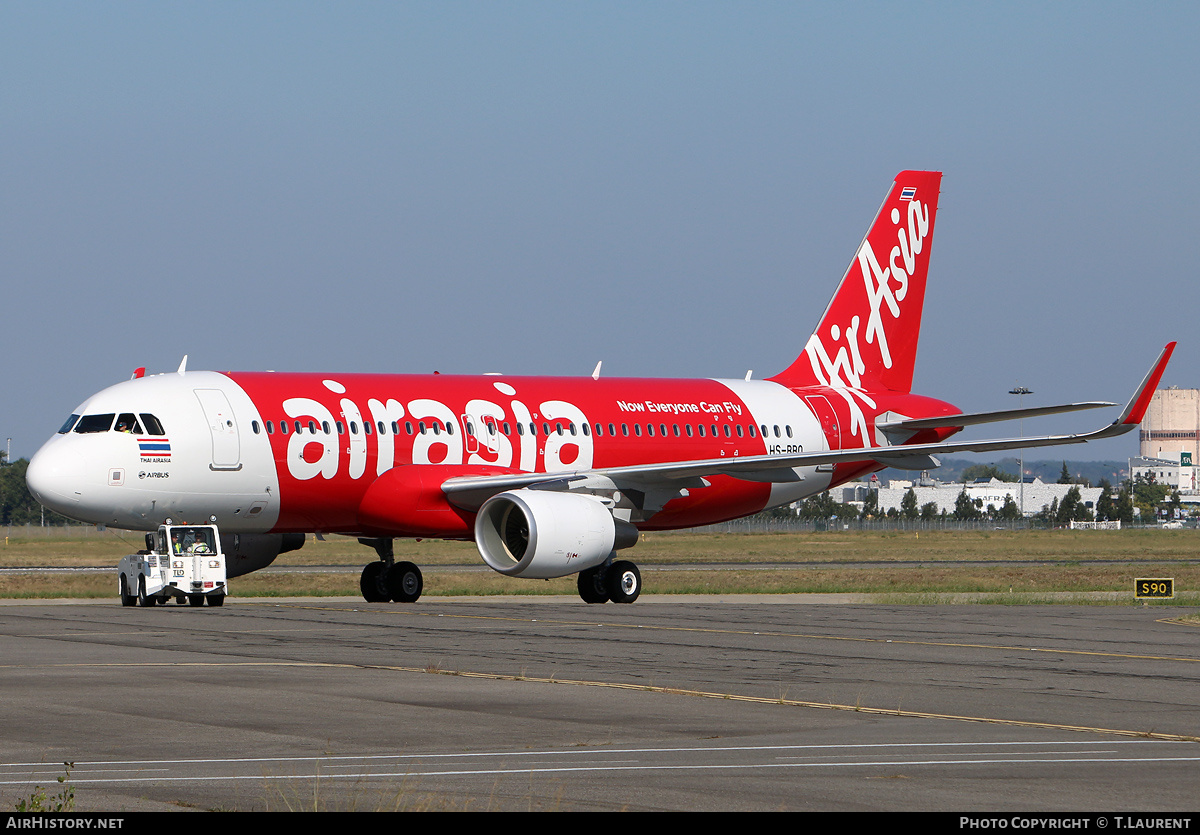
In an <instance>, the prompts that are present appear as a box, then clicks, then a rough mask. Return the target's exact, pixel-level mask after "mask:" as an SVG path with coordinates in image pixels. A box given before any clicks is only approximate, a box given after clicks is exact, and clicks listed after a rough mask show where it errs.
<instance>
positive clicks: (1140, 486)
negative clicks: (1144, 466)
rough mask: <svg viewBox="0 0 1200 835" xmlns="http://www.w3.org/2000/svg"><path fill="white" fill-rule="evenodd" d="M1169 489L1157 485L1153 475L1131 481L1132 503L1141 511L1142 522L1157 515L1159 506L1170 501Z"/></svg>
mask: <svg viewBox="0 0 1200 835" xmlns="http://www.w3.org/2000/svg"><path fill="white" fill-rule="evenodd" d="M1170 495H1171V488H1170V487H1168V486H1167V485H1165V484H1159V483H1158V481H1157V480H1156V479H1155V478H1154V473H1145V474H1144V475H1139V476H1138V477H1137V478H1135V479H1134V480H1133V503H1134V505H1135V506H1137V507H1138V508H1140V509H1141V516H1142V521H1143V522H1145V521H1146V520H1151V521H1153V519H1154V518H1155V517H1156V516H1157V515H1158V508H1159V505H1162V504H1164V503H1166V502H1168V501H1169V500H1170Z"/></svg>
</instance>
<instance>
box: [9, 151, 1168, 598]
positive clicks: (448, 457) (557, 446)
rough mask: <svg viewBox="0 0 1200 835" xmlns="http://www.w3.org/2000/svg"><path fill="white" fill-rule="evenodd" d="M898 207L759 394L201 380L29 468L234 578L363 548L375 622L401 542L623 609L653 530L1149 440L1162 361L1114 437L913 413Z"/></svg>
mask: <svg viewBox="0 0 1200 835" xmlns="http://www.w3.org/2000/svg"><path fill="white" fill-rule="evenodd" d="M941 178H942V175H941V173H940V172H934V171H904V172H901V173H900V174H899V175H897V177H896V179H895V181H894V182H893V183H892V185H891V187H890V188H889V189H888V192H887V196H886V198H885V199H884V202H883V204H882V206H881V207H880V209H879V211H878V213H877V214H876V216H875V219H874V221H873V222H872V224H871V226H870V227H869V231H868V232H867V235H866V236H865V237H864V238H863V240H862V242H861V243H860V244H859V247H858V249H857V251H856V252H855V254H854V257H853V259H852V260H851V262H850V265H849V267H848V268H847V270H846V272H845V274H844V276H843V278H842V280H841V283H840V284H839V286H838V288H837V290H836V292H835V294H834V296H833V299H832V301H831V302H830V303H829V306H828V308H827V309H826V310H825V312H824V314H823V315H822V317H821V319H820V321H819V323H818V325H817V329H816V330H815V331H814V332H813V333H812V335H811V336H810V337H809V338H808V341H807V343H806V344H805V346H804V349H803V351H801V353H800V354H799V356H798V357H797V358H796V359H795V360H794V361H793V362H792V363H791V364H790V365H789V366H787V367H786V368H785V369H783V370H782V371H780V372H779V373H778V374H775V375H774V376H771V377H768V378H767V379H763V380H752V379H750V375H749V374H747V375H746V378H745V379H737V380H734V379H692V380H684V379H648V378H610V377H604V376H602V375H601V374H600V365H599V364H598V365H597V366H596V369H595V371H594V372H593V373H592V374H591V375H590V376H584V375H581V376H580V377H525V376H509V375H504V374H490V375H480V376H465V375H464V376H459V375H448V374H437V373H434V374H361V373H360V374H340V373H327V374H307V373H274V372H221V373H219V372H214V371H188V370H187V367H186V366H187V357H186V356H185V357H184V359H183V362H182V363H181V364H180V366H179V368H178V370H177V371H176V372H174V373H172V372H166V373H162V374H157V375H150V376H147V375H146V374H145V369H144V368H140V369H138V370H137V371H135V372H134V376H133V378H132V379H130V380H128V381H125V382H122V383H119V384H117V385H114V386H111V387H109V388H106V389H104V390H103V391H100V392H99V393H97V394H95V395H93V396H92V397H89V398H88V399H87V400H85V401H84V402H83V403H82V404H81V405H80V406H79V407H78V408H76V409H75V411H74V412H73V413H72V414H71V416H70V417H69V418H68V419H67V421H66V423H64V424H63V426H62V428H61V429H60V430H59V431H58V433H57V434H56V435H54V436H53V437H52V438H51V439H50V440H49V441H47V442H46V444H45V445H44V446H43V447H42V448H41V449H40V450H39V451H38V452H37V454H36V455H34V457H33V459H32V460H31V461H30V463H29V467H28V473H27V481H28V485H29V489H30V491H31V492H32V493H33V495H34V496H35V497H36V498H37V500H38V501H39V502H41V503H42V504H43V505H44V506H46V507H48V508H51V509H53V510H55V511H57V512H59V513H61V514H63V515H65V516H68V517H70V518H72V519H77V520H80V521H84V522H88V523H94V524H97V525H103V526H113V527H115V528H123V529H129V530H154V529H155V528H157V527H158V525H160V524H162V523H163V522H164V520H167V519H173V520H175V521H176V522H178V521H180V520H182V521H184V522H189V523H201V522H216V523H217V524H218V525H219V528H220V530H221V532H222V537H223V550H224V551H225V552H226V554H227V556H228V559H229V565H228V569H227V571H228V576H230V577H236V576H240V575H242V574H246V573H249V572H251V571H255V570H258V569H261V568H264V567H266V566H267V565H269V564H270V563H271V562H272V561H273V560H274V559H275V558H276V557H277V556H278V555H279V554H281V553H286V552H288V551H291V550H294V549H296V548H298V547H300V546H301V545H303V543H304V541H305V536H306V535H307V534H318V535H325V534H344V535H350V536H355V537H357V538H358V539H359V541H360V542H361V543H363V544H364V545H367V546H369V547H372V548H374V550H375V552H376V556H377V559H375V560H373V561H371V562H370V563H368V564H367V566H366V567H365V568H364V569H363V572H362V575H361V579H360V590H361V592H362V595H363V597H364V599H365V600H367V601H368V602H385V601H392V602H412V601H415V600H417V599H418V598H419V597H420V595H421V592H422V590H423V587H424V581H423V577H422V575H421V571H420V569H419V567H418V566H416V565H414V564H412V563H410V562H405V561H396V560H395V559H394V556H393V542H394V540H395V539H396V538H398V537H413V538H441V539H452V540H470V541H473V542H474V543H475V545H476V546H477V548H478V550H479V553H480V556H481V557H482V558H483V561H484V562H485V563H486V564H487V565H488V566H490V567H491V568H493V569H495V570H496V571H498V572H499V573H501V574H504V575H507V576H510V577H520V578H532V579H545V578H553V577H565V576H569V575H572V574H574V575H577V587H578V591H579V595H580V597H581V598H582V599H583V600H584V601H586V602H588V603H604V602H607V601H612V602H616V603H632V602H633V601H634V600H636V599H637V598H638V596H639V595H640V593H641V591H642V579H641V574H640V572H639V570H638V568H637V566H636V565H635V564H634V563H633V562H631V561H629V560H626V559H618V558H617V555H618V552H620V551H623V550H625V549H627V548H629V547H630V546H633V545H634V544H635V543H636V542H637V541H638V538H639V536H640V534H641V532H643V531H662V530H673V529H682V528H690V527H695V526H700V525H709V524H714V523H718V522H723V521H727V520H730V519H735V518H738V517H742V516H746V515H749V514H753V513H757V512H759V511H761V510H764V509H767V508H773V507H779V506H782V505H787V504H790V503H792V502H795V501H797V500H799V499H803V498H805V497H808V496H813V495H815V494H818V493H821V492H822V491H824V490H827V489H829V488H830V487H833V486H836V485H838V484H842V483H845V482H848V481H851V480H853V479H857V478H859V477H861V476H864V475H866V474H869V473H872V472H875V471H878V470H881V469H883V468H885V467H898V468H901V469H910V470H924V469H929V468H933V467H936V466H937V465H938V461H937V459H936V458H935V456H936V455H939V454H944V453H950V452H992V451H998V450H1007V449H1018V448H1026V449H1028V448H1035V447H1040V446H1052V445H1058V444H1074V443H1084V442H1087V441H1090V440H1096V439H1100V438H1109V437H1114V436H1116V435H1120V434H1123V433H1125V432H1128V431H1129V430H1131V429H1133V428H1134V427H1136V426H1137V425H1138V424H1139V423H1140V422H1141V420H1142V416H1143V415H1144V414H1145V411H1146V408H1147V405H1148V404H1149V400H1150V397H1151V396H1152V394H1153V392H1154V390H1155V388H1156V386H1157V385H1158V381H1159V379H1160V378H1161V377H1162V374H1163V371H1164V369H1165V367H1166V364H1167V362H1168V360H1169V359H1170V355H1171V352H1172V351H1173V350H1174V347H1175V343H1174V342H1172V343H1170V344H1168V345H1167V346H1166V347H1165V348H1164V349H1163V351H1162V353H1161V354H1160V355H1159V357H1158V359H1157V360H1156V361H1155V363H1154V365H1153V366H1152V367H1151V369H1150V372H1149V373H1148V374H1147V375H1146V377H1145V379H1143V381H1142V383H1141V385H1140V386H1139V387H1138V388H1137V390H1136V392H1135V393H1134V395H1133V397H1132V399H1130V400H1129V402H1128V404H1127V405H1126V407H1125V409H1124V410H1123V411H1122V412H1121V414H1120V415H1119V416H1118V417H1117V419H1116V420H1114V421H1113V422H1112V423H1111V424H1109V425H1107V426H1104V427H1102V428H1100V429H1097V430H1094V431H1091V432H1084V433H1080V434H1070V435H1045V436H1038V437H1025V438H1001V439H993V440H982V441H962V440H953V441H952V440H950V439H951V436H953V435H954V434H955V433H957V432H959V431H960V430H961V429H963V428H964V427H966V426H972V425H977V424H983V423H990V422H993V421H1001V420H1013V419H1018V418H1024V417H1034V416H1038V415H1047V414H1057V413H1063V412H1072V411H1076V410H1081V409H1092V408H1099V407H1102V406H1115V405H1117V404H1115V403H1108V402H1098V401H1089V402H1084V403H1070V404H1064V405H1061V406H1048V407H1038V408H1024V409H1009V410H1003V411H994V412H978V413H972V414H964V413H963V412H962V411H961V410H959V409H958V408H956V407H954V406H952V405H951V404H949V403H946V402H943V401H941V400H937V399H934V398H932V397H926V396H922V395H919V394H915V393H913V392H912V391H911V389H912V379H913V368H914V363H915V359H916V352H917V339H918V335H919V332H920V325H921V312H922V307H923V303H924V298H925V288H926V279H927V275H928V270H929V257H930V249H931V244H932V241H933V233H934V222H935V219H936V215H937V205H938V198H939V194H940V188H941Z"/></svg>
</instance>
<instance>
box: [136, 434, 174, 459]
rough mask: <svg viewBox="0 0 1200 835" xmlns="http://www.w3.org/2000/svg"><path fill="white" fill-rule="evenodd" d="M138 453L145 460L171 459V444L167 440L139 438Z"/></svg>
mask: <svg viewBox="0 0 1200 835" xmlns="http://www.w3.org/2000/svg"><path fill="white" fill-rule="evenodd" d="M138 451H140V452H141V454H142V457H143V458H163V457H166V458H170V457H171V442H170V441H169V440H168V439H166V438H138Z"/></svg>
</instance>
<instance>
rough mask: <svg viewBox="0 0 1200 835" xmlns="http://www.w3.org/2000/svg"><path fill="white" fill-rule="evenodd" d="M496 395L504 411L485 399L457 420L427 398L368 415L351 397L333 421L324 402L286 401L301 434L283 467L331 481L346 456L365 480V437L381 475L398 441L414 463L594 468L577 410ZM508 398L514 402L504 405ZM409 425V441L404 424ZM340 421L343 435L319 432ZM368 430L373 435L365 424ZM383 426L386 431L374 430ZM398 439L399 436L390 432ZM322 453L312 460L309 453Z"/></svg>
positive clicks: (369, 409) (335, 385)
mask: <svg viewBox="0 0 1200 835" xmlns="http://www.w3.org/2000/svg"><path fill="white" fill-rule="evenodd" d="M323 383H324V385H325V387H326V388H327V389H329V390H330V391H331V392H334V393H335V394H345V392H346V387H345V386H344V385H342V384H341V383H339V382H337V381H336V380H324V381H323ZM493 386H494V387H495V389H496V391H497V392H498V393H499V394H502V395H505V396H506V398H505V399H507V404H506V405H507V409H506V408H505V406H504V405H501V404H500V403H497V402H494V401H492V400H486V399H482V398H477V399H472V400H470V401H468V402H467V404H466V408H465V409H464V411H463V413H462V414H461V415H456V414H455V413H454V410H452V409H451V408H450V407H449V406H447V405H446V404H445V403H442V402H440V401H438V400H432V399H428V398H415V399H413V400H409V401H408V402H407V403H401V402H400V401H398V400H395V399H392V398H388V399H386V400H380V399H377V398H370V399H368V400H367V403H366V413H364V412H363V410H362V409H361V408H360V407H359V405H358V404H357V403H356V402H354V401H353V400H351V399H350V398H348V397H342V398H341V399H340V400H339V401H338V409H339V410H340V415H339V416H338V417H336V418H335V416H334V414H333V413H332V411H331V410H330V409H329V407H327V406H326V405H325V404H323V403H321V402H320V401H318V400H314V399H313V398H310V397H290V398H287V399H286V400H284V401H283V410H284V413H285V414H286V415H287V416H288V417H289V418H293V419H296V420H299V421H300V422H301V427H302V429H301V431H298V432H295V433H293V434H291V435H290V436H289V437H288V440H287V469H288V472H289V473H290V474H291V475H292V477H293V478H295V479H297V480H299V481H307V480H309V479H313V478H316V477H318V476H320V477H322V478H326V479H332V478H334V477H335V476H336V475H337V474H338V472H339V471H340V470H341V469H342V467H343V464H342V458H343V453H344V454H345V458H346V461H347V465H346V466H347V472H348V474H349V476H350V478H353V479H359V478H362V477H363V476H365V475H366V474H367V465H368V461H369V456H368V453H367V438H368V437H372V438H374V439H375V448H376V450H375V451H376V455H375V472H374V473H372V474H371V477H372V478H374V477H375V476H379V475H382V474H383V473H385V472H387V471H388V470H390V469H392V467H393V466H395V465H397V464H406V463H409V460H408V459H407V456H406V457H405V460H399V461H398V460H397V452H398V450H397V444H396V439H397V437H404V438H406V439H410V440H411V463H413V464H464V463H466V464H483V465H489V466H497V467H508V468H516V469H518V470H523V471H526V472H535V471H537V470H538V469H539V465H540V469H541V470H542V471H544V472H558V471H561V470H566V469H587V468H590V467H591V466H592V456H593V451H594V450H593V443H592V436H591V433H590V432H588V433H587V434H584V431H583V426H584V425H585V424H587V422H588V419H587V416H586V415H585V414H584V413H583V410H582V409H580V408H579V407H578V406H576V405H574V404H572V403H568V402H566V401H564V400H546V401H543V402H541V403H539V404H537V406H536V409H537V410H536V411H534V410H533V409H531V408H530V407H529V406H528V405H526V404H525V403H523V402H522V401H521V400H519V399H516V398H515V397H514V395H515V394H516V389H515V388H513V387H512V386H511V385H509V384H508V383H504V382H495V383H493ZM508 398H512V399H508ZM506 420H512V421H515V422H516V423H517V424H520V425H521V428H520V431H518V432H517V433H516V435H515V437H512V436H511V435H509V434H506V433H503V432H501V431H500V429H499V424H500V423H501V422H503V421H506ZM309 421H312V422H313V425H315V426H316V425H318V424H319V426H318V427H317V428H318V431H316V432H314V431H311V430H309V429H305V428H304V427H306V426H307V425H308V422H309ZM406 422H408V423H409V424H414V425H415V429H414V431H413V433H412V434H411V436H410V435H409V434H408V432H407V431H406V429H405V423H406ZM338 423H341V424H342V426H343V428H344V430H345V434H341V433H339V432H334V431H328V430H324V429H323V428H324V427H332V426H334V425H336V424H338ZM368 423H369V424H371V430H372V431H370V432H368V431H366V427H365V426H364V424H368ZM381 424H382V426H383V431H380V430H379V429H378V427H379V426H380V425H381ZM397 428H398V429H399V430H400V432H401V433H402V434H401V435H399V436H398V435H397V433H396V431H395V429H397ZM312 446H316V447H318V448H319V450H320V452H319V455H316V456H314V455H313V454H312V452H313V451H312V450H311V449H310V447H312Z"/></svg>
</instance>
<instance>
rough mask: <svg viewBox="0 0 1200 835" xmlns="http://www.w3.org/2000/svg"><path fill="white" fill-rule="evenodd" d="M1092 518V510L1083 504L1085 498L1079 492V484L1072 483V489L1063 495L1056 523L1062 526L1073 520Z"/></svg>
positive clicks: (1082, 520) (1086, 520)
mask: <svg viewBox="0 0 1200 835" xmlns="http://www.w3.org/2000/svg"><path fill="white" fill-rule="evenodd" d="M1091 518H1092V512H1091V511H1090V510H1088V509H1087V507H1086V506H1084V504H1083V499H1082V497H1081V496H1080V493H1079V485H1078V484H1074V485H1072V486H1071V489H1070V490H1068V491H1067V493H1066V495H1065V496H1063V500H1062V503H1061V504H1059V506H1058V511H1057V513H1056V514H1055V516H1054V524H1055V525H1058V526H1059V527H1061V526H1063V525H1068V524H1070V523H1071V522H1089V521H1091Z"/></svg>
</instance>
